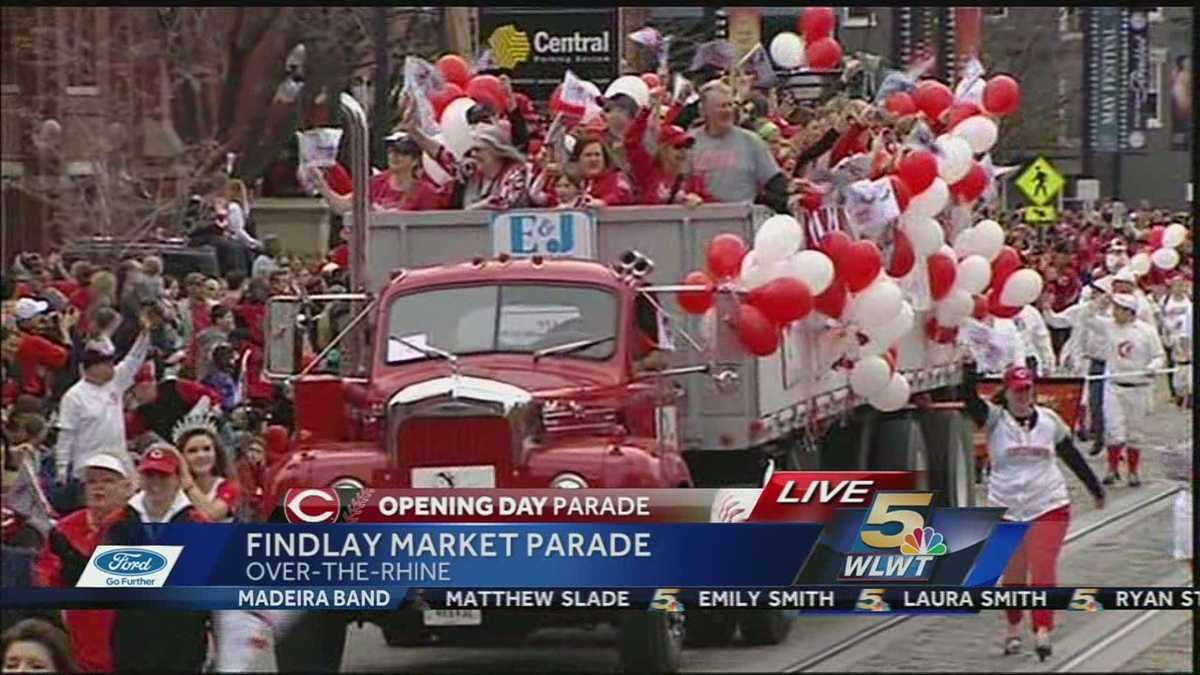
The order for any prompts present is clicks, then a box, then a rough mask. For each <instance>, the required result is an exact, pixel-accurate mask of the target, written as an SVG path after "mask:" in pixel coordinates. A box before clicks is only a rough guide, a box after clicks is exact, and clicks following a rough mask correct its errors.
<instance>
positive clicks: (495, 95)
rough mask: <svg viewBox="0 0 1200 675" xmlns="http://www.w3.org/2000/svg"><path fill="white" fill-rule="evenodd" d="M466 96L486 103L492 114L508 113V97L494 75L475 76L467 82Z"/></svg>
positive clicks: (498, 79)
mask: <svg viewBox="0 0 1200 675" xmlns="http://www.w3.org/2000/svg"><path fill="white" fill-rule="evenodd" d="M465 91H466V92H467V96H470V97H471V98H473V99H475V100H476V101H479V102H480V103H486V104H488V106H490V107H491V109H492V111H493V112H497V113H504V112H508V96H506V95H505V93H504V85H503V84H501V83H500V78H498V77H496V76H495V75H476V76H475V77H472V78H471V81H470V82H467V86H466V89H465Z"/></svg>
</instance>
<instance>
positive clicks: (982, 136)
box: [950, 115, 1000, 155]
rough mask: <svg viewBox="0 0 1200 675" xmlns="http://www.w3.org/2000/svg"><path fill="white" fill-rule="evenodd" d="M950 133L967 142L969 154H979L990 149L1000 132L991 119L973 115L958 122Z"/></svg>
mask: <svg viewBox="0 0 1200 675" xmlns="http://www.w3.org/2000/svg"><path fill="white" fill-rule="evenodd" d="M950 133H951V134H953V135H955V136H958V137H960V138H962V139H964V140H966V141H967V144H968V145H970V146H971V152H973V153H975V154H977V155H978V154H981V153H984V152H987V151H988V150H991V149H992V146H993V145H995V144H996V137H997V136H998V135H999V134H1000V130H999V129H998V128H997V127H996V123H995V122H993V121H992V118H990V117H988V116H986V115H975V116H974V117H968V118H967V119H965V120H963V121H961V122H959V123H958V124H957V125H955V126H954V128H953V129H951V130H950Z"/></svg>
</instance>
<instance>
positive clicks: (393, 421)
mask: <svg viewBox="0 0 1200 675" xmlns="http://www.w3.org/2000/svg"><path fill="white" fill-rule="evenodd" d="M639 284H640V281H639V279H638V278H637V277H636V276H633V275H630V274H625V275H622V274H621V273H620V272H619V271H618V270H616V269H614V268H613V267H610V266H606V265H603V264H600V263H599V262H596V261H590V260H574V259H546V258H542V257H539V256H534V257H531V258H526V259H514V258H510V257H507V256H499V257H497V258H491V259H485V258H475V259H473V260H471V261H469V262H461V263H452V264H445V265H437V266H430V267H424V268H419V269H413V270H404V271H398V272H397V273H396V274H394V275H393V278H392V279H391V280H390V281H389V282H388V283H387V284H386V286H385V287H384V288H383V289H382V290H381V291H380V292H379V294H378V300H377V301H376V302H374V303H372V304H373V309H371V310H370V312H369V314H368V316H367V317H366V318H364V319H363V321H364V323H367V325H368V326H369V327H368V328H367V329H366V332H368V333H369V339H368V340H367V347H366V350H365V351H366V354H367V357H366V359H365V361H366V362H367V367H366V377H365V378H355V377H343V376H338V375H324V374H307V375H304V376H301V377H298V378H296V379H294V380H293V381H292V386H293V388H294V389H293V391H294V393H293V400H294V407H295V420H296V433H295V437H294V447H293V451H292V453H291V455H290V456H289V457H288V458H287V459H286V460H285V461H284V462H283V463H282V464H281V465H279V466H278V467H277V469H276V470H275V471H274V472H273V475H272V479H271V480H272V482H271V490H270V493H269V494H268V495H266V497H267V498H266V499H265V500H264V504H266V505H268V507H267V508H271V507H273V506H274V505H278V504H279V503H280V501H279V500H280V497H281V496H282V495H283V493H284V492H285V491H286V490H287V489H288V488H291V487H297V488H299V487H315V486H333V487H354V488H361V487H368V486H369V487H397V488H404V487H416V488H453V487H460V488H461V487H477V488H482V487H497V488H546V487H559V488H586V487H592V488H663V487H685V486H689V485H691V484H692V481H691V477H690V475H689V473H688V469H687V466H686V464H685V463H684V462H683V459H682V456H681V454H680V448H679V443H678V433H677V431H676V429H677V425H676V419H677V418H676V407H677V405H678V403H679V402H678V401H677V397H678V394H677V390H676V389H675V388H674V387H672V386H668V385H667V384H666V383H665V380H664V378H662V377H660V376H659V372H658V371H657V370H654V369H652V368H651V367H650V366H652V365H653V364H652V362H653V361H654V359H653V358H651V357H652V355H653V353H654V352H655V351H658V350H659V349H660V347H668V346H669V345H667V344H665V343H663V336H661V335H660V334H659V332H660V330H659V329H660V326H659V321H658V316H657V310H656V309H655V307H654V306H653V304H652V303H651V302H650V301H649V300H648V299H647V298H646V296H645V295H643V294H642V293H640V292H639V291H638V286H639ZM273 302H274V303H286V302H288V299H281V298H277V299H275V300H273ZM299 302H300V299H295V303H296V304H299ZM285 314H286V313H285ZM285 320H286V319H285ZM280 328H281V327H279V326H277V325H276V324H274V323H272V329H273V330H272V334H273V335H278V334H279V333H280ZM284 335H285V336H286V331H284ZM264 515H265V514H264Z"/></svg>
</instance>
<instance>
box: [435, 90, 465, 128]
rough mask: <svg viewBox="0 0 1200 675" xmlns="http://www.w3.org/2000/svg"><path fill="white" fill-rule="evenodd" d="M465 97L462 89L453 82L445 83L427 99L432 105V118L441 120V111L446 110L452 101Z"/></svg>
mask: <svg viewBox="0 0 1200 675" xmlns="http://www.w3.org/2000/svg"><path fill="white" fill-rule="evenodd" d="M466 95H467V94H466V92H464V91H463V90H462V87H460V86H458V85H457V84H454V83H453V82H447V83H446V84H444V85H442V88H441V89H438V90H437V91H435V92H433V94H432V95H431V96H430V97H429V102H430V103H432V104H433V118H434V119H439V120H440V119H442V111H443V110H445V109H446V106H448V105H450V103H451V102H452V101H454V100H456V99H460V98H462V97H464V96H466Z"/></svg>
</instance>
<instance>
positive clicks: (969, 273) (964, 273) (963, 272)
mask: <svg viewBox="0 0 1200 675" xmlns="http://www.w3.org/2000/svg"><path fill="white" fill-rule="evenodd" d="M991 280H992V266H991V265H989V264H988V261H987V260H985V259H984V258H983V256H981V255H978V254H976V255H969V256H967V257H966V258H963V259H962V260H960V261H959V263H958V275H957V276H955V277H954V287H955V288H961V289H962V290H964V291H966V292H968V293H970V294H972V295H974V294H976V293H982V292H983V289H985V288H987V286H988V282H989V281H991Z"/></svg>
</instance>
